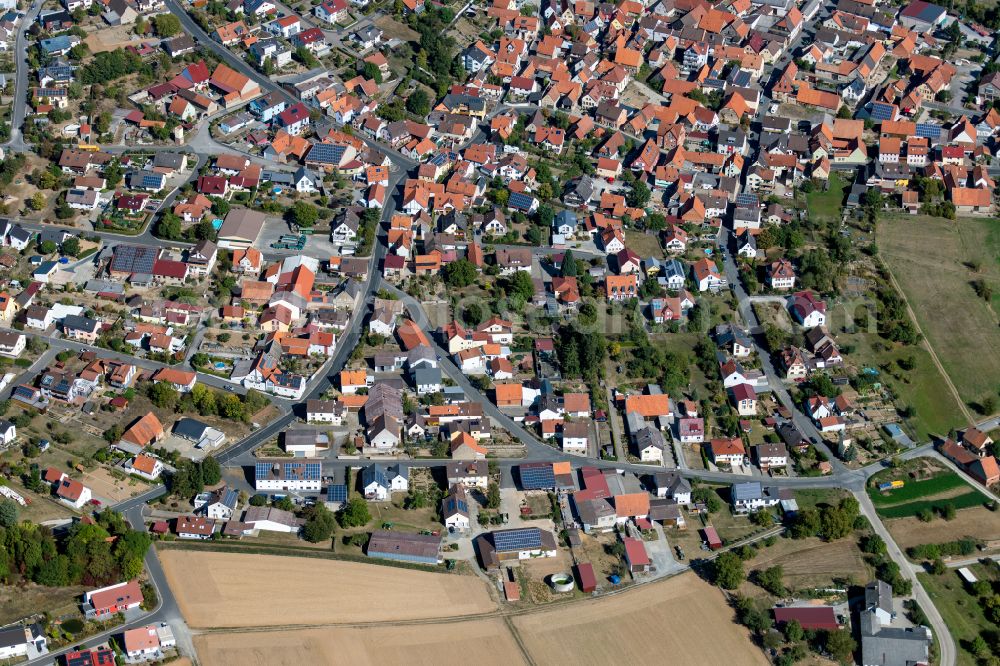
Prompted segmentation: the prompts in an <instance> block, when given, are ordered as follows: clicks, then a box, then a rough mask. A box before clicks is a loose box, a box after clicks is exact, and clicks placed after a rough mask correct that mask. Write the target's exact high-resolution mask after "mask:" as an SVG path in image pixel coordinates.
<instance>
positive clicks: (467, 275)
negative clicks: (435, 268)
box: [444, 259, 478, 288]
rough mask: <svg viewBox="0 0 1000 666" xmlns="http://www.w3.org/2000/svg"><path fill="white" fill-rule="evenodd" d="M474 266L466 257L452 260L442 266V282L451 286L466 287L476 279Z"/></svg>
mask: <svg viewBox="0 0 1000 666" xmlns="http://www.w3.org/2000/svg"><path fill="white" fill-rule="evenodd" d="M477 274H478V272H477V271H476V266H475V264H473V263H472V262H471V261H469V260H468V259H459V260H457V261H452V262H450V263H449V264H447V265H445V267H444V282H445V284H446V285H448V286H449V287H452V288H462V287H468V286H469V285H470V284H472V283H473V282H475V281H476V275H477Z"/></svg>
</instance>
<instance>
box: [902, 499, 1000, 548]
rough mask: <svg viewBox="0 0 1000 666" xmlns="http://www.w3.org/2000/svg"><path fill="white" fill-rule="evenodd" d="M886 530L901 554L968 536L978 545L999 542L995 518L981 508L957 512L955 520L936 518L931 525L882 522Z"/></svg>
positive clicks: (915, 520) (999, 524)
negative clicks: (913, 547) (979, 543)
mask: <svg viewBox="0 0 1000 666" xmlns="http://www.w3.org/2000/svg"><path fill="white" fill-rule="evenodd" d="M885 526H886V527H887V528H888V529H889V532H890V533H891V534H892V538H893V539H894V540H895V541H896V543H897V544H899V547H900V548H902V549H903V550H906V549H907V548H909V547H911V546H919V545H921V544H925V543H943V542H945V541H956V540H958V539H962V538H964V537H967V536H968V537H973V538H975V539H979V540H981V541H994V540H997V539H1000V520H998V519H997V514H995V513H993V512H992V511H990V510H989V509H987V508H986V507H982V506H977V507H972V508H971V509H961V510H959V511H956V512H955V518H954V520H944V519H942V518H935V519H934V521H933V522H931V523H924V522H921V521H920V519H918V518H895V519H893V520H887V521H885Z"/></svg>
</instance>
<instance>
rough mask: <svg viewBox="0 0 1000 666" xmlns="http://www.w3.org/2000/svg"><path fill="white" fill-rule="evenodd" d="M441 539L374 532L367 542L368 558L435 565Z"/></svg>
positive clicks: (380, 531) (429, 536)
mask: <svg viewBox="0 0 1000 666" xmlns="http://www.w3.org/2000/svg"><path fill="white" fill-rule="evenodd" d="M440 550H441V537H439V536H434V535H433V534H406V533H405V532H390V531H389V530H376V531H375V532H373V533H372V538H371V540H370V541H369V542H368V557H376V558H379V559H383V560H396V561H398V562H416V563H418V564H431V565H433V564H437V563H438V559H439V558H438V551H440Z"/></svg>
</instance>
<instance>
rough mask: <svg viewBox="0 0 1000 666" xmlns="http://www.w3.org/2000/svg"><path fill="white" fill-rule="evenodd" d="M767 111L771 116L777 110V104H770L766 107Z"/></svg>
mask: <svg viewBox="0 0 1000 666" xmlns="http://www.w3.org/2000/svg"><path fill="white" fill-rule="evenodd" d="M767 112H768V113H770V114H771V115H772V116H773V115H774V114H776V113H777V112H778V105H777V104H772V105H771V108H770V109H768V111H767Z"/></svg>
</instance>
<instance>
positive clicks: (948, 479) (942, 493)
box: [868, 472, 983, 518]
mask: <svg viewBox="0 0 1000 666" xmlns="http://www.w3.org/2000/svg"><path fill="white" fill-rule="evenodd" d="M894 476H896V477H898V474H896V475H894V474H892V473H891V472H890V473H887V474H880V475H877V476H876V477H875V478H874V479H873V483H874V484H875V486H869V487H868V496H869V497H871V500H872V504H874V505H875V510H876V511H877V512H878V515H879V516H881V517H882V518H907V517H909V516H916V515H917V514H919V513H920V512H921V511H924V510H926V509H930V510H932V511H933V510H934V509H937V508H939V507H942V506H944V505H946V504H951V505H952V506H954V507H955V508H956V509H968V508H970V507H974V506H979V505H981V504H982V503H983V496H982V495H981V494H980V493H979V491H977V490H976V489H974V488H972V487H971V486H969V484H967V483H966V482H965V481H964V480H963V479H962V478H961V477H960V476H958V475H957V474H955V473H954V472H945V473H942V474H938V475H937V476H934V477H932V478H930V479H925V480H922V481H910V480H905V483H906V485H904V486H903V487H902V488H898V489H896V490H891V491H888V492H887V493H882V492H880V491H879V490H878V487H877V484H878V483H881V482H884V481H890V480H892V479H893V477H894Z"/></svg>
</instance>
